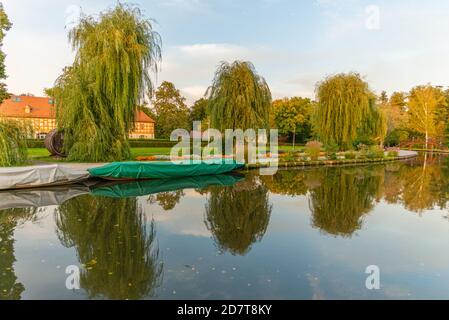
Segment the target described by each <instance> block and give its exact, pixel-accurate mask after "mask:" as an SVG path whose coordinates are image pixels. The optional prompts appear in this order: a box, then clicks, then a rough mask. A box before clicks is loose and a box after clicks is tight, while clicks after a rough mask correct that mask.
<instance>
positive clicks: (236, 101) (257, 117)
mask: <svg viewBox="0 0 449 320" xmlns="http://www.w3.org/2000/svg"><path fill="white" fill-rule="evenodd" d="M207 96H208V99H209V105H208V113H209V116H210V122H211V123H210V124H211V127H212V128H216V129H219V130H220V131H224V130H225V129H242V130H246V129H250V128H253V129H262V128H268V127H269V115H270V109H271V92H270V88H269V87H268V84H267V83H266V82H265V79H264V78H262V77H261V76H259V75H258V74H257V72H256V70H255V68H254V66H253V65H252V63H250V62H245V61H235V62H233V63H232V64H229V63H226V62H222V63H221V64H220V66H219V67H218V69H217V71H216V73H215V77H214V80H213V82H212V85H211V87H209V89H208V90H207Z"/></svg>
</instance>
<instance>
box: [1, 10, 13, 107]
mask: <svg viewBox="0 0 449 320" xmlns="http://www.w3.org/2000/svg"><path fill="white" fill-rule="evenodd" d="M11 26H12V24H11V22H10V21H9V19H8V15H7V14H6V12H5V9H4V8H3V3H1V2H0V80H4V79H6V77H7V76H6V68H5V58H6V55H5V53H4V52H3V50H2V47H3V39H4V38H5V35H6V31H8V30H9V29H11ZM6 98H8V91H7V90H6V84H5V83H3V82H0V103H2V102H3V100H5V99H6Z"/></svg>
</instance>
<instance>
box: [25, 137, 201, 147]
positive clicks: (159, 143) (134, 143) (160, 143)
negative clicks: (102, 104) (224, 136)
mask: <svg viewBox="0 0 449 320" xmlns="http://www.w3.org/2000/svg"><path fill="white" fill-rule="evenodd" d="M177 143H178V142H176V141H170V140H163V139H152V140H147V139H130V140H129V144H130V146H131V148H172V147H174V146H175V145H176V144H177ZM27 145H28V148H45V144H44V140H39V139H28V140H27ZM205 145H207V143H203V146H205Z"/></svg>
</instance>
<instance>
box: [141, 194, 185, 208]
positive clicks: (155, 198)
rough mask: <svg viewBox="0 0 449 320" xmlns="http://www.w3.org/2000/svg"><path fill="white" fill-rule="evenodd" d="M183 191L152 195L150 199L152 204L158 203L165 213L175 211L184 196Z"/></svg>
mask: <svg viewBox="0 0 449 320" xmlns="http://www.w3.org/2000/svg"><path fill="white" fill-rule="evenodd" d="M184 195H185V194H184V191H183V190H177V191H170V192H160V193H158V194H152V195H150V196H149V197H148V202H149V203H150V204H154V203H158V204H159V206H160V207H161V208H162V209H164V210H165V211H170V210H173V209H174V208H175V207H176V205H177V204H178V203H179V201H180V200H181V198H182V197H183V196H184Z"/></svg>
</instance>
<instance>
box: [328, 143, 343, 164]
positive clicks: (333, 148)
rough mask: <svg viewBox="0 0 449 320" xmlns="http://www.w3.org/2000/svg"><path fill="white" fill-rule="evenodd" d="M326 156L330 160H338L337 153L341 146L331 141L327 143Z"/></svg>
mask: <svg viewBox="0 0 449 320" xmlns="http://www.w3.org/2000/svg"><path fill="white" fill-rule="evenodd" d="M325 149H326V158H328V159H329V160H337V153H338V150H340V146H339V145H338V144H336V143H329V144H327V145H326V148H325Z"/></svg>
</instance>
